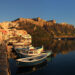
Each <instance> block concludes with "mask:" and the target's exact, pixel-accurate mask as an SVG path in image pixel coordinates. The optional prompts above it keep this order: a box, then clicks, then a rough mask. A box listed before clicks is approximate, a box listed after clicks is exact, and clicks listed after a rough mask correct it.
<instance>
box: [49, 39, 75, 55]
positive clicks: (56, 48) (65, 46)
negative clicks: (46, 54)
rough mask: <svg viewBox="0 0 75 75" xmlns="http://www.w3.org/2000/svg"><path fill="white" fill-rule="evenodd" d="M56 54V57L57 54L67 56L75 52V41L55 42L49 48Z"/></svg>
mask: <svg viewBox="0 0 75 75" xmlns="http://www.w3.org/2000/svg"><path fill="white" fill-rule="evenodd" d="M49 49H51V50H52V51H53V53H54V56H56V55H57V54H59V53H61V54H67V53H69V52H71V51H75V40H67V41H66V40H60V41H59V40H53V41H52V42H51V44H50V46H49Z"/></svg>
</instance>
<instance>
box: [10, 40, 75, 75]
mask: <svg viewBox="0 0 75 75" xmlns="http://www.w3.org/2000/svg"><path fill="white" fill-rule="evenodd" d="M46 45H47V44H46ZM46 49H48V50H52V52H53V54H52V55H51V56H50V57H48V58H47V61H46V62H44V63H41V64H39V65H36V66H32V67H19V68H17V69H16V71H15V69H13V66H12V64H13V62H14V61H10V62H12V63H10V64H11V71H12V75H26V74H29V75H31V74H32V75H35V74H36V75H39V74H43V75H50V74H51V75H71V73H72V75H75V72H74V70H75V41H74V40H68V41H66V40H52V41H51V42H50V43H49V44H48V45H47V48H46ZM63 54H65V55H63ZM47 65H48V66H47ZM13 70H14V71H15V74H14V71H13Z"/></svg>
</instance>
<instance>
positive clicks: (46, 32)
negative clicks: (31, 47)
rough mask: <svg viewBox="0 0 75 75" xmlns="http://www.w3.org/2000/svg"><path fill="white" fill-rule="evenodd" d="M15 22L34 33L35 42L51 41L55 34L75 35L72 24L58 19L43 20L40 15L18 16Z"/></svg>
mask: <svg viewBox="0 0 75 75" xmlns="http://www.w3.org/2000/svg"><path fill="white" fill-rule="evenodd" d="M12 22H13V23H18V27H17V29H24V30H26V31H27V32H28V33H29V34H31V35H32V38H33V44H36V43H39V45H41V44H42V43H43V44H46V42H47V43H49V41H50V40H51V39H52V38H54V37H55V36H68V37H69V36H75V28H74V26H73V25H71V24H67V23H56V20H49V21H46V20H43V19H41V18H40V17H38V18H33V19H26V18H18V19H16V20H14V21H12Z"/></svg>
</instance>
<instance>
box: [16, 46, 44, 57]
mask: <svg viewBox="0 0 75 75" xmlns="http://www.w3.org/2000/svg"><path fill="white" fill-rule="evenodd" d="M15 51H16V53H17V55H18V56H19V57H28V56H35V55H39V54H41V53H42V52H43V46H42V47H37V48H35V47H33V46H31V47H26V48H16V49H15Z"/></svg>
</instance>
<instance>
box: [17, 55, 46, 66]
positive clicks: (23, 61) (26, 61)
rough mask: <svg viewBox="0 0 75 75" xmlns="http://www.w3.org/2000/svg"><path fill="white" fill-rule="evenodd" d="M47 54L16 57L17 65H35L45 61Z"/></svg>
mask: <svg viewBox="0 0 75 75" xmlns="http://www.w3.org/2000/svg"><path fill="white" fill-rule="evenodd" d="M46 58H47V54H41V55H37V56H33V57H26V58H20V59H16V63H17V66H33V65H37V64H40V63H42V62H44V61H45V60H46Z"/></svg>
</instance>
